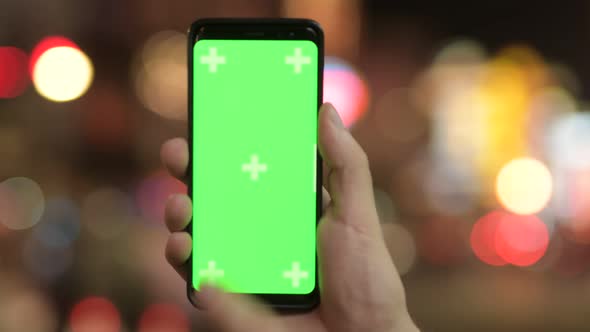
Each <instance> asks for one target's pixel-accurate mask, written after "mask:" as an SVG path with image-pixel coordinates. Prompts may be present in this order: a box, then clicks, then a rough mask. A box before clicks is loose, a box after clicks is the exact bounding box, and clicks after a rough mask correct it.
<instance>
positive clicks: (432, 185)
mask: <svg viewBox="0 0 590 332" xmlns="http://www.w3.org/2000/svg"><path fill="white" fill-rule="evenodd" d="M424 192H425V194H426V198H427V199H428V204H429V205H430V207H431V208H432V209H433V210H434V211H436V212H438V213H439V214H441V215H443V216H460V215H467V214H469V213H470V212H471V211H473V210H474V209H475V207H476V204H477V201H476V197H477V195H478V194H479V188H478V187H477V180H476V179H474V176H469V173H468V172H466V171H465V170H461V167H460V166H457V167H454V166H451V165H446V164H444V163H438V164H437V165H435V166H434V167H432V169H431V170H430V172H428V173H427V174H426V176H425V182H424Z"/></svg>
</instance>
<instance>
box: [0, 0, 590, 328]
mask: <svg viewBox="0 0 590 332" xmlns="http://www.w3.org/2000/svg"><path fill="white" fill-rule="evenodd" d="M210 16H211V17H218V16H240V17H261V16H263V17H309V18H313V19H315V20H317V21H319V22H320V23H321V24H322V25H323V27H324V29H325V32H326V38H327V39H326V47H327V49H326V51H327V55H328V58H327V59H326V68H325V70H326V73H325V84H324V89H325V97H326V101H330V102H332V103H334V104H335V105H336V106H337V108H338V109H339V112H340V113H341V115H342V117H343V119H344V121H345V123H346V125H348V126H349V127H350V129H351V131H352V132H353V133H354V135H355V137H356V138H357V139H358V140H359V141H360V142H361V144H362V145H363V147H364V148H365V150H366V151H367V154H368V156H369V159H370V162H371V168H372V172H373V177H374V182H375V197H376V199H377V202H378V209H379V214H380V217H381V219H382V222H383V225H384V226H383V227H384V235H385V237H386V238H387V240H388V245H389V247H390V250H391V252H392V254H393V256H394V260H395V263H396V266H397V268H398V270H399V272H400V273H401V274H402V278H403V280H404V283H405V285H406V288H407V298H408V305H409V309H410V313H411V314H412V316H413V317H414V319H415V321H416V322H417V324H418V326H420V327H421V328H422V329H423V330H424V331H449V332H450V331H453V332H457V331H519V332H520V331H552V332H553V331H556V330H557V331H587V330H588V328H589V327H588V325H589V324H588V320H587V317H588V314H590V278H589V276H588V272H589V271H590V113H588V112H587V111H588V110H590V108H589V106H588V103H587V101H588V100H590V62H589V61H588V59H589V58H590V48H588V47H585V45H587V43H588V42H590V24H589V23H588V22H590V3H588V2H587V1H582V0H581V1H568V0H564V1H557V2H548V1H543V2H539V1H536V2H532V1H505V0H496V1H489V2H463V1H434V0H430V1H427V0H423V1H410V0H399V1H386V0H282V1H279V0H216V1H201V0H192V1H186V0H179V1H172V2H168V1H159V0H142V1H139V0H127V1H113V0H100V1H99V0H93V1H90V0H89V1H73V0H53V1H43V0H26V1H16V0H0V331H23V332H29V331H31V332H36V331H39V332H43V331H71V332H87V331H100V332H117V331H139V332H147V331H150V332H159V331H171V332H185V331H194V330H195V329H196V327H195V326H196V325H195V319H196V318H195V317H196V316H195V312H194V310H193V309H192V308H191V307H190V305H189V304H188V301H187V300H186V298H185V295H184V287H185V284H184V282H183V281H182V280H181V279H180V277H178V276H177V275H176V274H175V273H174V272H173V270H172V269H171V268H170V267H169V266H168V265H167V264H166V263H165V259H164V245H165V240H166V235H167V233H166V230H165V227H164V226H163V220H162V219H163V218H162V216H163V207H164V202H165V200H166V197H167V196H168V195H169V194H171V193H176V192H184V191H185V190H186V188H185V186H184V185H183V184H182V183H180V182H179V181H177V180H174V179H173V178H171V177H170V176H169V175H167V173H166V172H165V171H164V170H163V169H162V167H161V165H160V161H159V148H160V145H161V144H162V143H163V142H164V141H165V140H166V139H168V138H172V137H176V136H185V135H186V127H187V123H186V116H187V115H186V93H187V91H186V51H185V47H186V42H185V32H186V29H187V27H188V26H189V24H190V23H191V22H192V21H193V20H195V19H196V18H199V17H210Z"/></svg>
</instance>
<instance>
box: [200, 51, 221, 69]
mask: <svg viewBox="0 0 590 332" xmlns="http://www.w3.org/2000/svg"><path fill="white" fill-rule="evenodd" d="M201 64H203V65H209V72H210V73H216V72H217V66H218V65H224V64H225V57H224V56H220V55H217V47H210V48H209V55H203V56H201Z"/></svg>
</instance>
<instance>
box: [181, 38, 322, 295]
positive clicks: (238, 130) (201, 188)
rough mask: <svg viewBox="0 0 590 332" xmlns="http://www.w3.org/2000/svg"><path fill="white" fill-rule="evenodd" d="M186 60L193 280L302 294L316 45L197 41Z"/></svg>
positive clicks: (311, 241)
mask: <svg viewBox="0 0 590 332" xmlns="http://www.w3.org/2000/svg"><path fill="white" fill-rule="evenodd" d="M193 59H194V60H193V61H194V63H193V70H194V72H193V80H194V81H193V91H192V93H193V118H192V121H193V124H192V126H193V138H192V139H193V142H192V149H193V151H192V152H193V154H192V156H193V159H192V174H193V176H192V190H193V219H192V229H193V234H192V237H193V252H192V255H193V256H192V267H191V268H192V276H193V277H192V284H193V286H194V288H195V289H197V290H198V289H199V285H200V284H201V282H210V283H213V284H216V285H218V286H220V287H222V288H224V289H225V290H226V291H230V292H236V293H253V294H308V293H310V292H312V291H313V289H314V288H315V280H316V270H315V267H316V151H317V146H316V142H317V102H318V95H317V91H318V86H317V85H318V65H319V64H318V48H317V46H316V45H315V44H314V43H313V42H311V41H306V40H217V39H203V40H199V41H197V43H195V46H194V57H193Z"/></svg>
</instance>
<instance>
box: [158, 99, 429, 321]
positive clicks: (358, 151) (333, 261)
mask: <svg viewBox="0 0 590 332" xmlns="http://www.w3.org/2000/svg"><path fill="white" fill-rule="evenodd" d="M319 146H320V153H321V155H322V157H323V158H324V162H325V167H324V172H325V175H326V176H325V179H324V185H325V189H324V190H323V195H324V197H323V201H324V207H323V208H324V214H323V217H322V218H321V220H320V223H319V226H318V256H319V276H320V285H321V286H320V292H321V304H320V306H319V307H318V308H317V309H316V310H314V311H312V312H310V313H305V314H299V315H290V316H280V315H277V314H275V313H273V312H272V311H271V310H270V309H269V308H268V307H265V306H264V305H262V304H261V303H259V302H258V301H257V300H256V299H254V298H252V297H248V296H246V295H239V294H227V293H224V292H222V291H220V290H218V289H214V288H211V287H203V289H202V290H201V292H199V295H198V297H199V301H200V303H202V304H203V307H204V308H205V313H204V315H205V317H206V318H207V320H208V321H209V322H210V324H211V325H212V326H213V327H214V328H215V329H216V330H219V331H224V332H242V331H244V332H245V331H264V332H267V331H268V332H288V331H309V332H314V331H318V332H320V331H323V332H347V331H351V332H353V331H354V332H359V331H371V332H397V331H400V332H405V331H418V329H417V328H416V326H415V325H414V323H413V322H412V320H411V318H410V316H409V314H408V312H407V308H406V301H405V295H404V289H403V286H402V283H401V280H400V278H399V274H398V273H397V271H396V269H395V266H394V265H393V262H392V260H391V257H390V255H389V252H388V251H387V247H386V245H385V243H384V240H383V235H382V232H381V227H380V224H379V219H378V216H377V211H376V208H375V202H374V198H373V189H372V180H371V175H370V172H369V165H368V160H367V156H366V154H365V153H364V151H363V150H362V148H361V147H360V146H359V144H358V143H357V142H356V141H355V140H354V138H353V137H352V136H351V135H350V133H349V132H348V131H347V130H346V129H345V128H344V126H343V125H342V122H341V120H340V117H339V116H338V113H337V112H336V111H335V110H334V108H333V107H332V106H331V105H329V104H326V105H324V106H322V109H321V110H320V117H319ZM161 154H162V160H163V162H164V164H165V165H166V167H167V168H168V170H169V171H170V172H171V174H173V175H174V176H176V177H178V178H180V179H184V176H185V174H186V168H187V165H188V146H187V143H186V141H185V140H184V139H178V138H177V139H173V140H170V141H168V142H167V143H165V144H164V145H163V146H162V153H161ZM190 217H191V201H190V199H189V197H187V196H186V195H174V196H172V197H171V198H170V199H169V201H168V203H167V206H166V224H167V226H168V228H169V229H170V231H171V232H172V234H171V235H170V237H169V239H168V244H167V247H166V258H167V259H168V261H169V262H170V264H171V265H172V266H173V267H174V268H175V269H176V271H178V273H179V274H180V275H181V276H183V277H185V278H186V271H185V268H186V264H185V262H186V260H187V259H188V257H189V255H190V251H191V247H192V246H191V237H190V236H189V234H188V233H185V232H183V229H184V228H185V227H186V225H187V224H188V222H189V220H190Z"/></svg>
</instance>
